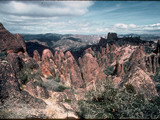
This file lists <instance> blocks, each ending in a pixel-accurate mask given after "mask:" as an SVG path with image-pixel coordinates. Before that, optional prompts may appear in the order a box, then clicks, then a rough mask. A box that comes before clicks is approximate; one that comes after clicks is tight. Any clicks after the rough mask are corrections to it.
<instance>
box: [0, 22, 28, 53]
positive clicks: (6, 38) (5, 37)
mask: <svg viewBox="0 0 160 120" xmlns="http://www.w3.org/2000/svg"><path fill="white" fill-rule="evenodd" d="M21 42H22V41H18V39H17V38H16V37H15V36H14V35H12V34H11V33H10V32H8V31H7V30H6V29H5V28H4V27H3V25H2V24H1V23H0V43H1V45H0V51H7V52H8V53H10V52H14V53H18V52H24V51H25V50H24V48H23V46H22V45H21Z"/></svg>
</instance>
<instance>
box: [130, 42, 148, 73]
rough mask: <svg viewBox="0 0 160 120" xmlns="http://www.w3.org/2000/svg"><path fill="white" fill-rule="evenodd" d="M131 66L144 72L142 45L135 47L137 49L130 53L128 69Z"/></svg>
mask: <svg viewBox="0 0 160 120" xmlns="http://www.w3.org/2000/svg"><path fill="white" fill-rule="evenodd" d="M132 66H138V67H140V68H141V69H143V70H144V71H146V64H145V53H144V46H143V45H140V46H139V47H137V49H136V50H135V51H134V52H133V53H132V55H131V57H130V58H129V66H128V68H129V69H131V67H132Z"/></svg>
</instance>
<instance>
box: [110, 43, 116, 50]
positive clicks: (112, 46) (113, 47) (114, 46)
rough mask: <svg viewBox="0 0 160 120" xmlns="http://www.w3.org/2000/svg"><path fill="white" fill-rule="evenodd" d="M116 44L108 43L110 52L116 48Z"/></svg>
mask: <svg viewBox="0 0 160 120" xmlns="http://www.w3.org/2000/svg"><path fill="white" fill-rule="evenodd" d="M116 48H117V46H116V45H115V44H113V45H110V52H114V51H115V50H116Z"/></svg>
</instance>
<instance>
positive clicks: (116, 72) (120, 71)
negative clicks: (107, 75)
mask: <svg viewBox="0 0 160 120" xmlns="http://www.w3.org/2000/svg"><path fill="white" fill-rule="evenodd" d="M113 74H114V75H117V76H118V77H122V76H123V75H124V67H123V64H119V62H118V61H116V65H115V70H114V73H113Z"/></svg>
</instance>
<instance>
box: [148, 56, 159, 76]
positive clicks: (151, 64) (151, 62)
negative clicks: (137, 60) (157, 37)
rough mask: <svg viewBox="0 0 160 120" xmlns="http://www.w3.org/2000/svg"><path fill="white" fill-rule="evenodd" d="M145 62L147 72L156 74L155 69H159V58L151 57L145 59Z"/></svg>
mask: <svg viewBox="0 0 160 120" xmlns="http://www.w3.org/2000/svg"><path fill="white" fill-rule="evenodd" d="M145 62H146V67H147V70H148V72H152V73H156V72H157V68H158V67H160V56H157V55H151V56H148V57H145Z"/></svg>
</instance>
